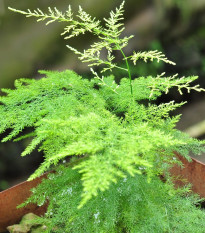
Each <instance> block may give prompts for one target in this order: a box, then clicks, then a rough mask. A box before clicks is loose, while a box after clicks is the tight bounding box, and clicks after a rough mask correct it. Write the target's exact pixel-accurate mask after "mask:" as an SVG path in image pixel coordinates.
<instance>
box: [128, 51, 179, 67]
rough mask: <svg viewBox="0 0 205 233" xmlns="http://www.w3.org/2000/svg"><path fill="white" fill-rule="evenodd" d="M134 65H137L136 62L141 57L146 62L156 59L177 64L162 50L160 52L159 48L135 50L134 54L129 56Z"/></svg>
mask: <svg viewBox="0 0 205 233" xmlns="http://www.w3.org/2000/svg"><path fill="white" fill-rule="evenodd" d="M129 58H130V59H131V60H132V61H133V63H134V65H136V62H137V61H138V60H139V59H142V60H144V62H147V61H148V60H150V61H154V60H157V62H160V61H163V62H165V63H168V64H171V65H176V64H175V63H174V62H172V61H170V60H168V59H167V58H166V57H165V55H164V54H163V53H162V52H159V51H157V50H154V51H148V52H146V51H144V52H137V53H136V52H134V54H133V55H132V56H130V57H129Z"/></svg>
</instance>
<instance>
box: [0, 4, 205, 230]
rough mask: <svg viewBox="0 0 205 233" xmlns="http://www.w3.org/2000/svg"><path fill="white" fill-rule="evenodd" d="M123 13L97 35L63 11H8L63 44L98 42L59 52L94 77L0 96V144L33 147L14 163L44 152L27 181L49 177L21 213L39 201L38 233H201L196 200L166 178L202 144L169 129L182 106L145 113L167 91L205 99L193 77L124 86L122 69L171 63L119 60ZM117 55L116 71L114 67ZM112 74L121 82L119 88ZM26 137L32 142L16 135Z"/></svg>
mask: <svg viewBox="0 0 205 233" xmlns="http://www.w3.org/2000/svg"><path fill="white" fill-rule="evenodd" d="M123 7H124V2H122V3H121V5H120V6H119V8H116V10H115V11H111V12H110V16H109V18H106V19H104V20H105V26H102V25H101V22H100V21H99V20H96V19H95V18H92V17H91V16H90V15H89V14H88V13H86V12H85V11H84V10H83V9H82V8H81V7H79V11H78V13H77V17H74V16H73V12H72V9H71V7H70V6H69V8H68V10H67V11H66V12H65V13H62V12H60V11H59V10H58V9H56V8H54V9H51V8H49V12H48V13H44V12H42V11H41V10H40V9H37V10H35V11H34V12H32V11H31V10H28V11H27V12H25V11H20V10H16V9H12V8H10V9H11V10H13V11H15V12H18V13H21V14H24V15H26V16H27V17H32V16H33V17H37V19H38V21H43V20H47V23H46V24H49V23H53V22H55V21H57V22H64V23H66V24H67V25H66V26H65V28H64V31H63V33H62V35H64V36H65V39H69V38H73V37H76V36H79V35H81V34H84V33H86V32H88V33H92V34H94V35H95V36H96V37H97V42H94V43H93V44H92V45H91V47H90V48H88V49H85V50H84V51H83V52H81V51H78V50H77V49H76V48H73V47H71V46H70V45H67V47H68V48H69V49H70V50H72V51H73V52H74V53H75V54H77V55H78V56H79V59H80V60H81V61H82V62H88V63H89V66H91V67H98V70H97V71H96V70H94V68H91V72H92V76H93V77H92V78H91V79H90V80H88V79H85V78H82V77H81V76H79V75H78V74H76V73H75V72H73V71H70V70H65V71H63V72H58V71H40V73H41V74H43V75H45V77H44V78H42V79H40V80H30V79H19V80H16V81H15V87H16V89H15V90H10V89H6V90H5V89H3V92H5V93H7V95H6V96H3V97H1V99H0V101H1V105H0V132H4V131H5V130H6V129H11V131H10V133H9V134H8V136H6V137H5V138H4V139H3V141H7V140H11V139H15V140H21V139H25V138H32V140H31V143H30V144H29V146H28V147H27V148H26V149H25V151H24V152H23V153H22V156H25V155H27V154H29V153H30V152H31V151H33V150H34V149H35V148H36V147H38V148H39V150H41V151H43V152H44V162H43V163H42V164H41V165H40V167H39V168H38V169H37V170H36V171H35V172H34V174H32V175H31V177H30V178H29V180H32V179H35V178H36V177H38V176H40V175H41V174H43V173H44V172H46V171H49V170H55V172H54V173H51V174H49V175H48V179H44V180H43V182H42V183H41V184H40V185H38V186H37V188H34V189H33V190H32V192H33V194H32V195H31V197H29V198H28V200H27V201H26V202H25V203H23V204H22V205H20V207H22V206H26V205H27V204H28V203H36V204H37V205H38V206H42V205H43V204H44V203H46V202H47V201H48V202H49V204H48V208H47V211H46V213H45V215H44V216H43V217H42V218H39V219H37V220H35V221H36V222H38V223H39V224H43V225H45V226H46V229H44V230H45V232H156V233H159V232H190V233H191V232H204V229H205V221H204V218H205V213H204V211H202V210H201V209H199V208H198V207H196V205H195V204H197V203H198V202H199V201H200V200H199V198H197V197H196V196H194V195H191V194H189V192H188V191H189V187H185V188H183V189H174V187H173V184H172V178H171V177H170V175H169V169H170V167H171V166H173V165H174V164H181V163H180V161H179V160H178V159H177V157H176V156H175V152H178V153H180V155H181V156H183V157H184V158H186V159H187V160H190V157H189V152H190V151H191V152H193V153H195V154H200V153H201V152H203V151H205V148H204V141H198V140H196V139H193V138H190V137H189V136H188V135H186V134H184V133H182V132H180V131H178V130H176V129H175V125H176V123H177V122H178V120H179V116H174V117H171V116H170V115H169V113H170V112H171V111H173V110H175V109H176V108H178V107H180V106H182V105H183V104H184V103H175V102H174V101H171V102H169V103H163V104H160V105H158V106H157V105H156V104H155V103H154V101H155V100H156V99H157V98H158V97H159V96H161V95H162V94H163V93H168V92H169V90H170V89H171V88H176V89H177V90H178V91H179V92H180V93H181V94H182V91H183V90H187V91H188V92H189V91H191V90H195V91H204V89H202V88H200V87H199V86H198V85H195V86H191V82H193V81H195V80H196V79H197V77H196V76H190V77H182V78H179V77H178V76H177V75H173V76H170V77H167V76H166V75H165V73H163V74H160V75H158V76H157V77H152V76H148V77H133V76H132V71H131V69H130V65H129V64H130V62H133V63H134V64H136V62H137V61H138V60H140V59H141V60H144V61H145V62H147V61H151V62H152V61H154V60H157V61H158V62H165V63H168V64H170V65H175V63H174V62H172V61H170V60H168V59H167V58H166V57H165V55H163V54H162V53H161V52H158V51H148V52H133V54H132V55H129V56H127V55H125V53H124V51H123V48H124V47H126V46H127V45H128V41H129V40H130V39H131V38H132V37H133V36H129V37H126V36H125V37H121V33H122V32H123V30H124V27H123V23H122V20H123ZM105 53H106V55H104V54H105ZM117 53H120V54H121V57H122V62H123V63H124V64H125V65H120V64H121V62H120V63H117V62H116V54H117ZM115 69H119V70H121V71H122V72H124V75H125V78H122V79H121V80H120V82H119V83H116V81H115V76H114V75H115ZM102 73H104V76H102ZM25 128H30V129H31V132H30V133H28V134H26V135H23V134H22V132H23V130H24V129H25ZM19 134H20V136H19V137H17V136H18V135H19ZM162 174H163V175H164V176H165V178H166V181H164V182H162V181H161V180H160V175H162Z"/></svg>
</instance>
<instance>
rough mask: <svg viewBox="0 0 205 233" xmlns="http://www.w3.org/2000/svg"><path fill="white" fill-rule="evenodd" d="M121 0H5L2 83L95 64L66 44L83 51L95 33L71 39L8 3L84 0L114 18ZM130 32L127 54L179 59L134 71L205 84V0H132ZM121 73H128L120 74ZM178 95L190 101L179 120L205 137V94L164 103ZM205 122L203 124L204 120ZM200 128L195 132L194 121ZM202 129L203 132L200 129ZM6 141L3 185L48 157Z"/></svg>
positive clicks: (77, 0)
mask: <svg viewBox="0 0 205 233" xmlns="http://www.w3.org/2000/svg"><path fill="white" fill-rule="evenodd" d="M120 3H121V1H114V0H113V1H112V0H98V1H94V0H70V1H67V0H61V1H54V0H29V1H25V0H18V1H14V0H0V88H3V87H4V88H12V87H13V82H14V80H15V79H17V78H22V77H27V78H39V77H40V76H39V75H38V70H40V69H46V70H64V69H73V70H75V71H76V72H78V73H80V74H84V75H87V72H89V69H88V68H87V65H86V64H82V63H80V62H79V61H78V60H77V57H76V56H75V55H73V54H72V52H70V51H69V50H68V49H67V48H66V44H68V43H69V44H70V45H72V46H74V47H77V48H78V49H79V50H82V49H83V48H85V47H88V46H89V44H90V41H92V40H93V38H92V37H89V36H84V37H82V38H75V39H73V40H70V41H65V40H64V39H63V38H62V36H60V33H61V32H62V30H63V27H64V25H62V24H58V23H53V24H50V25H49V26H47V27H46V26H45V24H44V23H43V22H41V23H37V22H36V20H35V19H34V18H27V19H26V18H25V17H24V16H23V15H19V14H16V13H14V12H11V11H9V10H8V6H10V7H13V8H17V9H21V10H26V9H28V8H30V9H31V10H33V9H36V8H40V9H42V10H44V11H46V10H47V8H48V7H49V6H50V7H54V6H56V7H57V8H58V9H60V10H62V11H65V10H66V9H67V7H68V4H71V6H72V8H73V10H74V11H77V10H78V5H79V4H80V5H81V6H82V7H83V9H84V10H86V11H87V12H88V13H90V14H91V15H93V16H95V17H96V18H99V19H102V18H103V17H108V16H109V12H110V11H111V10H113V9H115V7H117V6H119V5H120ZM124 22H125V27H126V30H125V31H124V34H125V35H130V34H133V35H135V37H134V39H132V40H131V41H130V44H129V46H128V47H127V48H126V49H125V53H126V54H127V55H129V54H130V53H131V52H132V51H133V50H135V51H138V50H149V49H152V50H153V49H158V50H160V51H163V52H164V53H165V54H166V56H167V57H168V58H169V59H171V60H173V61H174V62H176V63H177V65H176V66H174V67H170V65H164V64H161V63H160V64H158V63H154V64H152V63H147V64H144V63H142V62H140V63H138V65H137V66H136V67H132V73H133V75H134V76H140V75H156V74H160V73H162V72H163V71H166V73H167V75H171V74H175V73H179V75H180V76H183V75H198V76H199V80H198V83H199V84H200V85H201V86H202V87H204V88H205V1H204V0H195V1H193V0H126V3H125V21H124ZM115 75H116V76H117V77H120V76H122V75H123V74H119V73H116V74H115ZM171 99H175V100H176V101H177V102H178V101H185V100H187V101H189V103H188V104H187V105H185V106H184V107H183V108H182V109H180V111H179V112H177V113H184V114H183V117H182V119H181V121H180V123H179V125H178V128H179V129H181V130H188V132H189V133H190V134H191V135H193V136H196V137H198V138H203V137H204V134H205V130H201V131H200V130H199V128H200V129H202V128H203V124H202V123H203V121H204V119H205V94H204V93H194V92H192V93H191V94H189V95H186V94H185V95H184V96H180V95H179V94H178V93H177V92H176V90H173V91H172V92H170V94H169V95H166V96H163V97H162V98H161V99H160V100H159V102H163V101H169V100H171ZM201 122H202V123H201ZM198 123H200V124H201V125H199V126H198V130H197V128H196V127H195V131H194V133H193V129H192V131H191V129H190V127H191V126H193V125H194V126H195V125H196V126H197V124H198ZM199 131H200V132H199ZM26 143H27V142H26V141H25V142H23V143H11V142H8V143H4V144H1V145H0V190H3V189H6V188H8V187H9V186H11V185H13V184H15V183H18V182H20V181H22V180H24V179H26V178H27V177H28V176H29V174H30V173H31V172H32V171H34V170H35V168H36V167H37V166H38V164H39V163H40V162H41V161H42V155H41V154H39V153H37V152H36V153H33V155H32V156H27V157H26V158H21V157H20V156H19V155H20V153H21V151H22V150H23V148H24V147H25V144H26Z"/></svg>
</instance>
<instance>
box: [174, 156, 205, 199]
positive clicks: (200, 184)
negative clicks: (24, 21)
mask: <svg viewBox="0 0 205 233" xmlns="http://www.w3.org/2000/svg"><path fill="white" fill-rule="evenodd" d="M177 157H178V158H179V159H180V160H181V161H182V163H183V164H184V168H181V167H180V166H175V167H173V168H172V169H171V170H170V171H171V174H172V175H173V176H175V177H176V180H175V182H174V183H175V184H176V186H182V185H184V184H186V183H190V184H192V190H193V191H194V192H195V193H197V194H199V195H200V197H203V198H204V197H205V164H204V163H202V162H200V161H198V160H197V159H194V158H192V162H188V161H187V160H186V159H185V158H183V157H182V156H180V155H178V154H177Z"/></svg>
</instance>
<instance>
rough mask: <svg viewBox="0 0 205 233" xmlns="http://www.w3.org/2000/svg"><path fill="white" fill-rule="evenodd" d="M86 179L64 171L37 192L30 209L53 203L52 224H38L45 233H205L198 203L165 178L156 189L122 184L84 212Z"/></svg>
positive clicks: (137, 180) (141, 179)
mask: <svg viewBox="0 0 205 233" xmlns="http://www.w3.org/2000/svg"><path fill="white" fill-rule="evenodd" d="M80 178H81V177H80V175H79V174H78V173H77V172H76V171H73V170H72V169H71V168H70V167H64V166H63V167H59V168H58V170H57V173H55V174H49V178H48V179H47V180H44V181H43V183H42V184H40V185H39V186H38V188H37V189H34V190H33V192H34V195H33V196H32V197H30V199H29V200H28V201H27V202H26V203H29V202H34V203H37V205H39V206H41V205H43V203H45V201H46V200H47V199H49V207H48V210H47V213H46V218H41V219H39V220H38V221H39V224H44V225H46V226H47V230H46V231H45V232H55V233H62V232H79V233H90V232H112V233H115V232H116V233H119V232H132V233H135V232H140V233H145V232H147V233H148V232H152V233H165V232H167V233H172V232H175V233H182V232H186V233H193V232H197V233H203V232H204V229H205V222H204V218H205V212H204V211H201V210H200V209H199V208H196V207H195V206H194V205H193V203H195V204H197V203H198V199H197V198H196V197H194V196H189V195H187V194H185V190H184V191H183V190H174V189H173V187H172V186H171V185H170V184H164V183H162V181H160V180H159V178H156V177H155V178H153V180H152V182H150V183H148V182H147V178H146V176H142V175H136V176H134V177H132V176H128V177H127V178H124V179H120V180H119V182H118V183H117V184H116V185H111V187H110V188H109V190H107V191H105V192H103V193H100V194H99V195H98V196H97V197H94V198H92V199H91V200H90V201H89V202H88V203H87V204H86V205H85V206H83V207H82V208H81V209H80V210H79V209H77V206H78V203H79V202H80V193H81V192H82V185H81V180H80ZM39 193H41V195H40V196H39ZM26 203H25V204H26ZM25 204H24V205H25Z"/></svg>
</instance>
